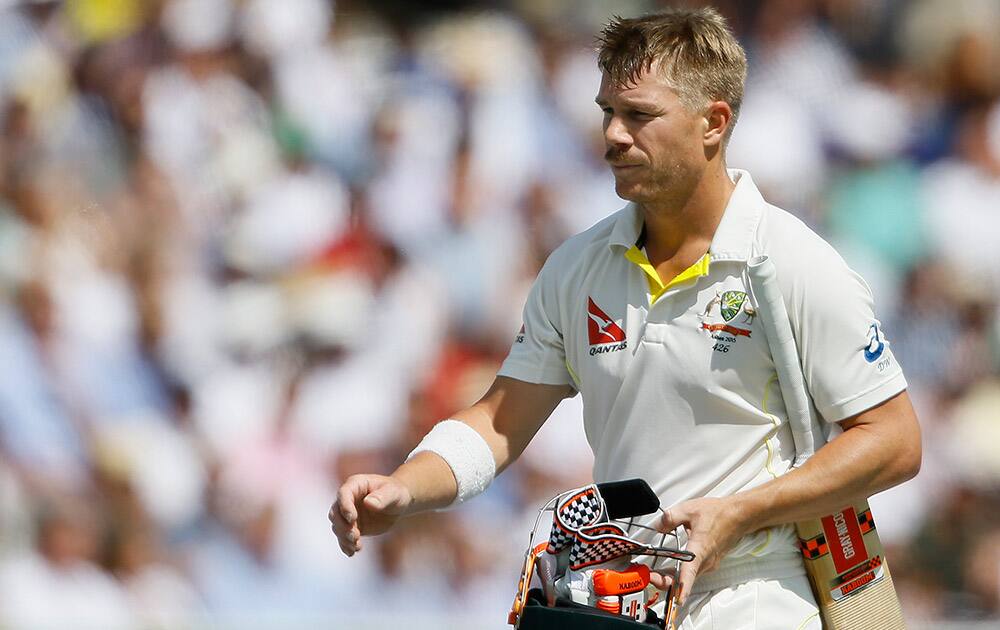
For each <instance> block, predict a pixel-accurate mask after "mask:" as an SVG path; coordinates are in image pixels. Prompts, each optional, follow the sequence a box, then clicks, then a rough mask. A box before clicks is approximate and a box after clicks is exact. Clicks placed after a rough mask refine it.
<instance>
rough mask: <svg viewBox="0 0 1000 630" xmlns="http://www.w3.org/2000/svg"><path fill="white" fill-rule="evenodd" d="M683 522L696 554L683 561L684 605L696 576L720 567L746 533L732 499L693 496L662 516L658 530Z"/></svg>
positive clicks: (680, 599) (681, 600)
mask: <svg viewBox="0 0 1000 630" xmlns="http://www.w3.org/2000/svg"><path fill="white" fill-rule="evenodd" d="M679 525H683V526H684V527H685V528H686V529H687V534H688V543H687V550H688V551H690V552H691V553H693V554H694V555H695V559H694V560H692V561H691V562H682V563H681V572H680V582H679V588H680V591H679V594H678V604H683V603H684V602H685V601H686V600H687V598H688V595H690V594H691V588H692V587H693V586H694V581H695V578H697V577H698V574H699V573H702V572H708V571H711V570H712V569H714V568H715V567H716V566H718V564H719V561H720V560H722V558H723V556H725V555H726V553H727V552H728V551H729V550H730V549H732V548H733V546H734V545H736V543H737V542H738V541H739V540H740V538H742V537H743V536H744V535H745V534H746V533H747V531H746V527H745V525H744V524H743V523H742V521H741V520H740V513H739V512H738V511H737V510H736V509H735V503H734V502H733V501H731V500H729V499H711V498H703V499H692V500H690V501H683V502H681V503H678V504H677V505H675V506H673V507H672V508H670V509H669V510H667V512H666V513H665V514H664V515H663V517H662V518H661V519H660V523H659V525H658V529H659V530H660V531H663V532H669V531H673V530H674V529H676V528H677V527H678V526H679Z"/></svg>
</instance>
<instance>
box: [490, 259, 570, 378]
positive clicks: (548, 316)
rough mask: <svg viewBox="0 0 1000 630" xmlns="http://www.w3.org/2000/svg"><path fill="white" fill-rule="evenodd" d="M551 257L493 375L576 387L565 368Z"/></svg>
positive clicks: (553, 263)
mask: <svg viewBox="0 0 1000 630" xmlns="http://www.w3.org/2000/svg"><path fill="white" fill-rule="evenodd" d="M557 253H558V252H557ZM555 258H556V255H555V254H553V256H550V257H549V260H548V261H547V262H546V263H545V266H544V267H543V268H542V270H541V271H540V272H539V274H538V277H537V278H535V283H534V285H533V286H532V287H531V292H530V293H529V294H528V299H527V302H526V303H525V305H524V311H523V316H522V317H523V319H522V326H521V330H520V331H518V334H517V337H516V338H515V339H514V343H513V344H511V348H510V352H509V353H508V354H507V358H506V359H505V360H504V362H503V365H502V366H500V370H499V372H497V375H498V376H508V377H510V378H515V379H517V380H519V381H526V382H528V383H539V384H544V385H569V386H571V387H574V388H576V384H575V383H574V382H573V379H572V377H571V376H570V373H569V369H568V368H567V366H566V349H565V346H564V345H563V335H562V324H561V321H560V310H561V309H560V308H559V293H558V278H559V276H558V270H557V269H556V262H555Z"/></svg>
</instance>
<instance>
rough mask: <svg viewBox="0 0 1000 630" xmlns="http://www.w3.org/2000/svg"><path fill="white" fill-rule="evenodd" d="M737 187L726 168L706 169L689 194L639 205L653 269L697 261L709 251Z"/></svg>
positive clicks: (686, 192) (647, 250) (647, 249)
mask: <svg viewBox="0 0 1000 630" xmlns="http://www.w3.org/2000/svg"><path fill="white" fill-rule="evenodd" d="M735 188H736V184H734V183H733V181H732V180H731V179H729V174H728V173H727V172H726V169H725V167H724V166H721V165H720V167H717V168H709V169H706V170H705V172H704V174H703V175H702V177H701V178H700V179H699V180H698V181H697V182H695V184H694V185H693V186H692V187H691V189H690V190H689V191H685V192H684V193H683V194H681V195H679V196H678V197H676V198H673V199H669V200H663V201H662V202H653V203H642V204H639V206H640V208H641V210H642V214H643V220H644V221H645V225H646V252H647V255H648V257H649V260H650V262H651V263H652V264H653V265H659V264H660V263H662V262H664V261H668V260H674V259H677V258H681V259H687V258H692V257H694V258H695V259H696V258H698V257H700V256H701V255H702V254H704V252H705V251H707V250H708V246H709V244H711V242H712V237H713V236H714V235H715V230H716V229H717V228H718V227H719V223H720V222H721V221H722V215H723V213H724V212H725V210H726V205H727V204H728V203H729V198H730V197H731V196H732V194H733V190H734V189H735Z"/></svg>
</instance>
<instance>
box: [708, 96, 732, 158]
mask: <svg viewBox="0 0 1000 630" xmlns="http://www.w3.org/2000/svg"><path fill="white" fill-rule="evenodd" d="M732 122H733V108H732V107H730V106H729V103H727V102H725V101H713V102H711V103H709V104H708V108H707V109H706V110H705V134H704V137H703V140H704V142H705V146H706V147H711V146H721V145H722V143H723V140H724V139H725V137H726V131H727V130H728V129H729V125H731V124H732Z"/></svg>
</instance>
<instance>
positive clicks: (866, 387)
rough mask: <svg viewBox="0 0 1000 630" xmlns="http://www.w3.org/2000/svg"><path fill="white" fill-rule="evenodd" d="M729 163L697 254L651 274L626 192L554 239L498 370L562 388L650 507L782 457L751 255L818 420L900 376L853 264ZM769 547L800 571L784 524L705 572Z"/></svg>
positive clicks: (770, 467) (606, 474)
mask: <svg viewBox="0 0 1000 630" xmlns="http://www.w3.org/2000/svg"><path fill="white" fill-rule="evenodd" d="M729 174H730V177H731V178H732V179H733V181H734V182H735V183H736V188H735V190H734V192H733V194H732V197H731V199H730V201H729V204H728V205H727V207H726V210H725V214H724V215H723V217H722V221H721V223H720V224H719V227H718V229H717V231H716V233H715V236H714V238H713V239H712V244H711V246H710V248H709V251H708V253H707V254H706V256H705V257H704V258H703V259H702V260H701V261H699V262H698V263H696V264H695V265H693V266H692V267H690V268H689V269H687V270H686V271H684V272H682V273H681V274H680V275H678V277H677V278H675V279H674V280H673V281H672V282H670V283H669V285H667V286H665V287H664V286H663V285H662V283H661V281H660V279H659V277H658V275H657V274H656V271H655V270H654V268H653V267H652V266H651V265H650V264H649V262H648V260H647V259H646V256H645V254H644V253H643V250H642V249H641V247H637V243H638V242H639V239H640V236H641V233H642V215H641V211H640V210H639V209H638V207H637V206H636V205H635V204H629V205H628V206H626V207H625V208H624V209H622V210H620V211H619V212H616V213H615V214H613V215H611V216H610V217H608V218H607V219H605V220H603V221H601V222H600V223H598V224H596V225H595V226H593V227H592V228H590V229H589V230H587V231H585V232H583V233H581V234H578V235H577V236H574V237H573V238H570V239H569V240H567V241H566V242H565V243H563V244H562V245H561V246H560V247H559V248H558V249H556V251H555V252H553V253H552V255H551V256H550V257H549V259H548V261H547V262H546V263H545V266H544V267H543V268H542V270H541V272H540V273H539V275H538V278H537V279H536V281H535V284H534V286H533V287H532V290H531V293H530V294H529V296H528V300H527V303H526V304H525V307H524V328H523V332H522V333H519V334H518V336H517V338H516V340H515V342H514V344H513V345H512V347H511V350H510V353H509V355H508V356H507V359H506V360H505V361H504V363H503V366H502V367H501V369H500V371H499V374H500V375H501V376H507V377H511V378H515V379H518V380H522V381H527V382H531V383H546V384H553V385H557V384H562V385H571V386H573V387H574V388H576V389H577V390H578V391H579V392H580V393H581V395H582V396H583V408H584V413H583V415H584V428H585V431H586V435H587V440H588V442H589V443H590V446H591V448H592V449H593V451H594V458H595V461H594V480H595V481H597V482H602V481H613V480H619V479H629V478H633V477H641V478H643V479H645V480H646V481H647V482H649V484H650V486H651V487H652V488H653V490H654V491H655V492H656V493H657V494H658V495H659V497H660V501H661V504H662V505H663V506H664V507H669V506H670V505H673V504H676V503H678V502H680V501H683V500H685V499H690V498H695V497H703V496H727V495H731V494H734V493H736V492H739V491H741V490H746V489H749V488H752V487H754V486H757V485H760V484H762V483H764V482H766V481H768V480H770V479H772V478H774V477H777V476H779V475H781V474H783V473H784V472H786V471H787V470H788V469H789V467H790V465H791V463H792V460H793V459H794V444H793V442H792V437H791V431H790V429H789V428H788V423H787V420H786V415H785V406H784V402H783V400H782V397H781V391H780V389H779V387H778V383H777V376H776V373H775V369H774V365H773V363H772V360H771V355H770V351H769V350H768V346H767V340H766V338H765V337H764V331H763V328H762V327H761V325H760V323H759V322H757V321H755V317H754V313H753V309H752V308H749V309H748V307H749V303H748V300H747V299H746V292H747V287H746V285H745V284H744V277H743V271H744V268H745V267H746V263H747V261H748V260H749V259H750V258H751V257H752V256H756V255H761V254H764V255H767V256H769V257H770V258H771V260H772V261H773V262H774V265H775V267H776V269H777V275H778V282H779V286H780V288H781V292H782V295H783V296H784V298H785V306H786V308H787V310H788V315H789V318H790V320H791V325H792V330H793V332H794V334H795V338H796V341H797V343H798V348H799V353H800V359H801V362H802V369H803V373H804V375H805V381H806V384H807V386H808V389H809V393H810V395H811V398H812V401H813V403H814V404H815V406H816V409H817V410H818V411H819V413H820V414H821V415H822V417H823V418H824V419H825V420H826V421H828V422H836V421H840V420H843V419H845V418H848V417H850V416H853V415H855V414H858V413H860V412H862V411H865V410H866V409H869V408H871V407H873V406H875V405H876V404H878V403H880V402H882V401H884V400H886V399H888V398H890V397H891V396H893V395H895V394H897V393H899V392H901V391H902V390H904V389H905V388H906V381H905V379H904V377H903V374H902V371H901V370H900V368H899V365H898V364H897V362H896V361H895V359H894V358H893V356H892V352H891V351H890V350H889V347H888V341H887V340H886V339H885V337H884V336H883V334H882V331H881V329H880V325H879V322H878V320H877V319H876V318H875V315H874V307H873V300H872V295H871V291H870V290H869V288H868V286H867V285H866V284H865V282H864V281H863V280H862V279H861V277H860V276H858V275H857V274H856V273H854V272H853V271H852V270H851V269H849V268H848V266H847V265H846V263H845V262H844V260H843V259H842V258H841V257H840V256H839V255H838V254H837V253H836V252H835V251H834V249H833V248H832V247H831V246H830V245H829V244H827V243H826V242H825V241H824V240H823V239H821V238H820V237H819V236H818V235H816V234H815V233H814V232H813V231H812V230H810V229H809V228H808V227H806V226H805V224H803V223H802V222H801V221H799V220H798V219H797V218H795V217H793V216H792V215H790V214H788V213H787V212H785V211H783V210H781V209H779V208H777V207H775V206H772V205H770V204H768V203H767V202H765V201H764V199H763V198H762V197H761V195H760V193H759V192H758V190H757V188H756V186H754V183H753V180H752V179H751V178H750V175H749V174H748V173H746V172H745V171H738V170H731V171H729ZM639 245H641V243H639ZM771 554H781V555H782V556H785V555H787V556H788V557H789V558H791V557H793V556H794V557H795V560H794V562H793V563H792V564H793V565H794V567H795V570H796V571H798V572H801V562H800V561H798V552H797V551H796V548H795V535H794V531H793V528H792V526H790V525H786V526H781V527H776V528H771V529H770V530H765V531H762V532H757V533H755V534H752V535H750V536H748V537H747V538H746V539H745V540H743V541H741V543H740V544H738V545H737V547H736V548H735V549H734V550H733V551H732V553H731V554H730V555H729V556H728V557H727V558H726V560H724V561H723V563H722V566H721V568H720V571H719V573H722V572H723V571H722V569H725V568H726V567H729V566H733V565H735V564H739V563H740V562H741V561H742V560H743V559H753V558H758V557H760V556H764V555H771ZM789 566H791V565H789ZM737 573H738V572H737ZM708 575H711V574H708ZM708 575H707V576H705V579H701V578H700V579H699V582H698V586H699V587H703V585H704V584H708V583H709V582H711V579H710V578H709V577H708ZM698 590H705V588H699V589H698Z"/></svg>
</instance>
